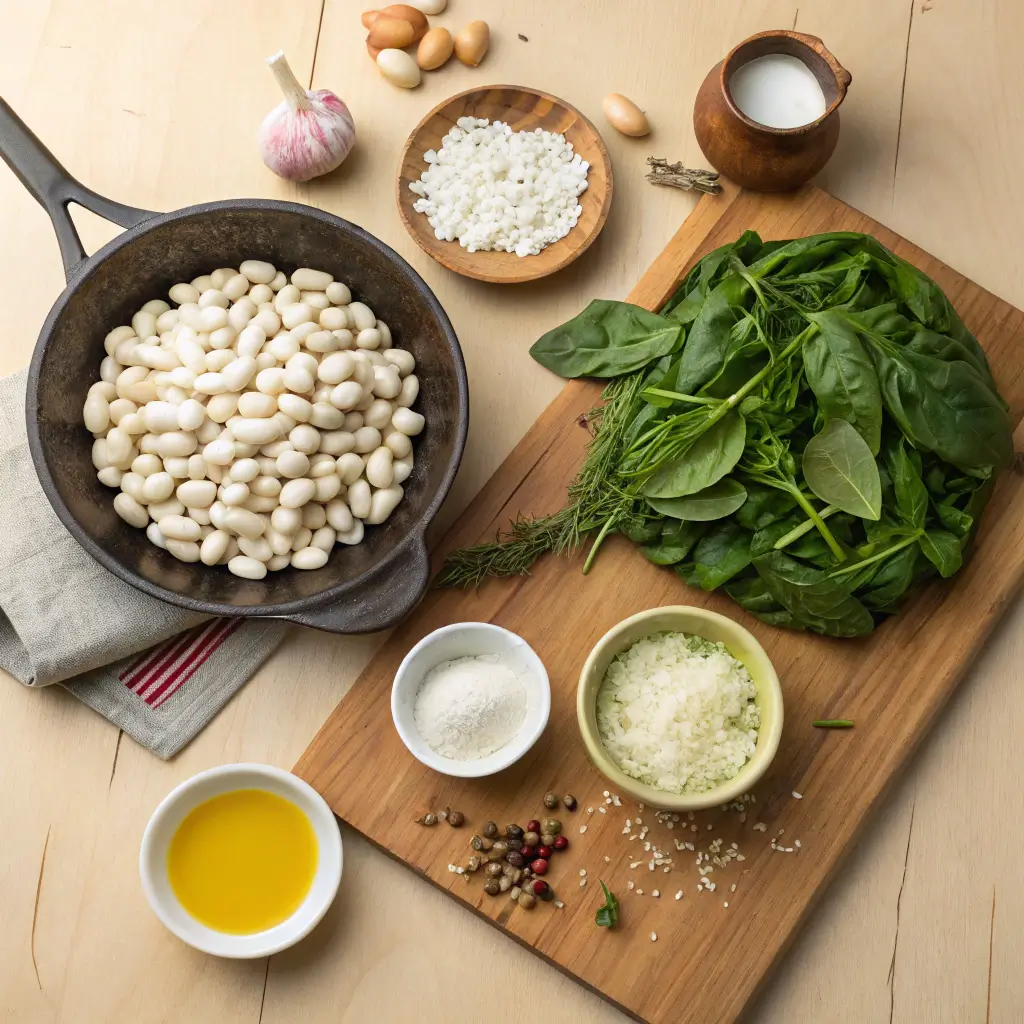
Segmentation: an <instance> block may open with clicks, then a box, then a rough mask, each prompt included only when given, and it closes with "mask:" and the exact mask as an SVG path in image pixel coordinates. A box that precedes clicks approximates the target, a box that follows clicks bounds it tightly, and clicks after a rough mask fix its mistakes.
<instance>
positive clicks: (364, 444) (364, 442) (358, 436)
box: [354, 427, 380, 455]
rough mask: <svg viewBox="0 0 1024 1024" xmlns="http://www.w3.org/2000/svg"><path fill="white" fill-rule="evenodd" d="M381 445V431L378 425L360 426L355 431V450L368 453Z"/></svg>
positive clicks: (361, 453)
mask: <svg viewBox="0 0 1024 1024" xmlns="http://www.w3.org/2000/svg"><path fill="white" fill-rule="evenodd" d="M379 447H380V431H379V430H378V429H377V428H376V427H360V428H359V429H358V430H357V431H356V432H355V447H354V451H355V452H356V453H357V454H359V455H366V454H368V453H369V452H372V451H374V450H375V449H377V448H379Z"/></svg>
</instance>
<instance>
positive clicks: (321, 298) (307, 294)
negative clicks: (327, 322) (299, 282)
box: [300, 291, 331, 316]
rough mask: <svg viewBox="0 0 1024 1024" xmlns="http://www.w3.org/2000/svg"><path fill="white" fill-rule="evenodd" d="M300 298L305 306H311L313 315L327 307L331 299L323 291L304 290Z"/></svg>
mask: <svg viewBox="0 0 1024 1024" xmlns="http://www.w3.org/2000/svg"><path fill="white" fill-rule="evenodd" d="M300 298H301V299H302V301H303V302H304V303H305V304H306V305H307V306H311V307H312V308H313V311H314V316H317V315H319V313H320V311H321V310H324V309H327V307H328V306H330V304H331V300H330V299H329V298H327V296H326V295H325V294H324V293H323V292H317V291H304V292H302V293H301V295H300Z"/></svg>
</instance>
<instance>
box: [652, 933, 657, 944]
mask: <svg viewBox="0 0 1024 1024" xmlns="http://www.w3.org/2000/svg"><path fill="white" fill-rule="evenodd" d="M657 941H658V933H657V932H651V942H657Z"/></svg>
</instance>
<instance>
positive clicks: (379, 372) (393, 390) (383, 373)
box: [373, 366, 418, 404]
mask: <svg viewBox="0 0 1024 1024" xmlns="http://www.w3.org/2000/svg"><path fill="white" fill-rule="evenodd" d="M408 379H409V378H406V380H408ZM402 386H403V385H402V381H401V379H400V378H399V376H398V371H397V370H396V369H395V368H394V367H393V366H375V367H374V368H373V393H374V394H375V395H376V396H377V397H378V398H397V397H398V396H399V394H400V393H401V391H402ZM417 387H418V384H417ZM399 404H401V403H399ZM410 404H411V403H410Z"/></svg>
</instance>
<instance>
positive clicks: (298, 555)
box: [292, 547, 327, 569]
mask: <svg viewBox="0 0 1024 1024" xmlns="http://www.w3.org/2000/svg"><path fill="white" fill-rule="evenodd" d="M326 564H327V552H326V551H324V550H323V548H319V547H308V548H302V549H301V550H299V551H296V552H295V553H294V554H293V555H292V566H293V567H294V568H296V569H320V568H322V567H323V566H325V565H326Z"/></svg>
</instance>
